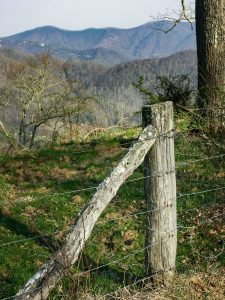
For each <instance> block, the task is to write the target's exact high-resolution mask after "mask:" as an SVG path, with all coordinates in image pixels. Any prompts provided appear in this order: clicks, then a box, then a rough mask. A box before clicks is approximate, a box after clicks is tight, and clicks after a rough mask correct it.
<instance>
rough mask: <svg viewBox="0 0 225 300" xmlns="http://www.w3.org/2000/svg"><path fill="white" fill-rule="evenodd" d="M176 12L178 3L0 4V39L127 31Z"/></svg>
mask: <svg viewBox="0 0 225 300" xmlns="http://www.w3.org/2000/svg"><path fill="white" fill-rule="evenodd" d="M186 1H188V2H189V1H191V0H186ZM179 9H180V0H0V37H3V36H8V35H12V34H15V33H18V32H22V31H24V30H28V29H31V28H35V27H39V26H44V25H54V26H57V27H60V28H63V29H70V30H79V29H85V28H89V27H97V28H99V27H121V28H130V27H134V26H137V25H141V24H143V23H146V22H149V21H151V16H152V15H153V16H157V15H158V14H159V13H165V12H166V11H167V10H168V11H169V12H170V14H171V15H172V14H173V11H178V10H179Z"/></svg>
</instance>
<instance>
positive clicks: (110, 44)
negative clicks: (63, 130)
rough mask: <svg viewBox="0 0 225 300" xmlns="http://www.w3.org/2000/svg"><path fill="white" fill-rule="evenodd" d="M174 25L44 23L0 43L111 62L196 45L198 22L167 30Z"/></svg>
mask: <svg viewBox="0 0 225 300" xmlns="http://www.w3.org/2000/svg"><path fill="white" fill-rule="evenodd" d="M172 25H173V23H172V22H170V21H156V22H149V23H146V24H144V25H141V26H138V27H135V28H130V29H119V28H102V29H96V28H90V29H86V30H81V31H69V30H63V29H60V28H56V27H53V26H44V27H39V28H35V29H32V30H28V31H25V32H22V33H18V34H15V35H12V36H9V37H4V38H0V47H1V48H7V49H16V50H19V51H21V52H23V53H26V54H36V53H42V52H46V51H50V52H51V53H52V54H53V55H54V56H56V57H59V58H62V59H64V60H67V59H72V60H78V61H94V62H97V63H100V64H104V65H108V66H113V65H116V64H121V63H125V62H128V61H132V60H138V59H149V58H159V57H166V56H169V55H172V54H174V53H176V52H180V51H185V50H191V49H195V48H196V40H195V28H194V26H193V28H192V27H191V25H190V24H189V23H187V22H182V23H180V24H177V26H176V27H175V28H174V29H173V30H171V31H169V32H168V33H165V31H167V30H168V29H170V28H171V27H172Z"/></svg>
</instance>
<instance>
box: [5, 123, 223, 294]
mask: <svg viewBox="0 0 225 300" xmlns="http://www.w3.org/2000/svg"><path fill="white" fill-rule="evenodd" d="M139 132H140V129H135V130H127V131H125V132H121V133H118V134H117V135H111V136H102V137H99V138H98V139H94V140H92V141H90V142H89V143H79V144H76V143H72V142H71V143H68V144H59V145H55V146H54V147H51V148H44V149H41V150H37V151H31V152H21V153H19V154H16V155H14V156H9V155H2V156H1V157H0V286H1V288H0V298H1V299H2V298H6V297H10V296H13V295H14V294H15V293H16V292H17V291H18V290H19V288H20V287H22V286H23V285H24V283H25V282H26V281H27V280H28V279H29V278H30V277H31V276H32V275H33V274H34V273H35V272H36V271H37V269H38V268H39V267H40V266H41V265H42V264H43V263H44V262H45V261H46V260H47V259H48V258H49V257H50V256H51V255H52V253H53V252H54V251H55V250H56V249H58V248H59V247H60V245H61V243H62V241H63V237H64V236H65V234H66V232H67V230H68V228H69V226H70V225H71V224H73V222H74V219H75V218H76V216H77V215H78V214H79V211H80V209H81V208H82V207H83V205H84V204H85V203H86V202H87V201H88V199H89V198H90V196H91V195H92V194H93V193H94V191H95V187H97V186H98V184H99V183H100V182H101V181H102V180H103V179H104V178H105V177H106V176H107V175H108V174H109V173H110V171H111V170H112V169H113V167H114V166H116V164H117V162H118V161H119V159H120V158H121V157H123V155H124V154H125V153H126V152H127V149H128V148H129V146H130V145H131V143H132V141H134V140H135V138H136V137H137V136H138V133H139ZM175 149H176V162H177V164H178V166H177V194H178V199H177V201H178V204H177V207H178V253H177V273H178V274H179V275H177V278H176V279H175V280H174V281H175V282H176V285H178V287H179V286H180V289H174V290H173V288H172V287H173V285H170V289H167V292H168V293H169V294H168V296H167V298H164V299H224V298H222V297H225V295H224V294H223V289H224V285H221V282H222V277H223V276H224V267H225V255H224V252H223V250H224V237H225V236H224V235H225V206H224V199H225V189H220V190H215V191H208V192H205V193H198V192H201V191H205V190H212V189H218V188H219V187H223V186H225V180H224V179H225V160H224V158H225V157H222V156H221V157H217V158H214V159H208V160H205V159H204V158H207V157H211V156H217V155H221V154H222V153H221V152H219V151H218V149H216V148H214V147H212V146H211V145H209V144H207V143H206V142H205V141H204V140H202V139H201V138H199V137H196V136H191V135H189V134H181V133H178V134H177V136H176V140H175ZM202 159H204V160H202ZM187 162H189V163H187ZM142 176H143V167H142V166H141V167H139V168H138V169H137V170H136V171H135V172H134V174H133V175H132V176H131V177H130V178H129V179H135V178H136V179H138V178H141V177H142ZM89 188H90V189H89ZM77 190H82V191H77ZM184 194H191V195H186V196H185V195H184ZM145 211H146V208H145V200H144V190H143V180H137V181H132V182H129V181H128V182H126V183H125V184H124V185H123V186H122V187H121V188H120V190H119V192H118V194H117V195H116V197H115V198H114V199H113V201H112V202H111V203H110V205H109V206H108V208H107V210H106V211H104V213H103V214H102V216H101V218H100V220H99V222H98V224H97V225H96V226H95V228H94V231H93V233H92V235H91V238H90V239H89V240H88V242H87V244H86V246H85V249H84V250H83V252H82V254H81V255H80V258H79V261H78V263H76V265H75V266H74V268H73V269H72V270H70V271H69V272H68V273H67V274H66V276H65V277H64V278H63V280H62V281H61V282H60V284H59V285H58V286H57V288H56V289H55V290H54V291H53V292H52V294H51V296H50V299H80V298H81V294H82V295H84V294H85V295H86V296H84V299H85V297H86V299H87V295H88V294H91V295H98V298H99V299H100V296H102V297H103V295H106V294H109V293H112V292H114V291H115V290H118V289H120V288H121V287H123V286H124V285H129V284H132V283H134V282H136V281H138V280H140V279H141V278H143V277H144V276H145V271H144V251H142V249H143V248H144V236H145V217H146V214H145ZM139 250H140V251H139ZM93 269H94V270H93ZM220 274H221V275H220ZM207 276H208V277H207ZM195 278H197V279H195ZM210 278H211V279H210ZM212 278H213V279H212ZM215 278H216V279H215ZM210 280H211V281H210ZM219 282H220V284H219ZM186 288H187V290H188V289H189V291H190V290H194V291H195V292H196V298H185V297H186V296H187V293H184V292H183V291H184V290H185V289H186ZM137 291H138V286H137V287H136V292H137ZM169 291H171V292H169ZM157 293H158V292H157ZM165 293H166V292H165ZM172 294H173V295H174V298H172V296H171V298H169V297H170V295H172ZM157 295H158V294H157ZM157 295H156V296H157ZM165 295H166V294H165ZM215 295H217V296H216V297H215ZM198 296H199V297H200V298H198ZM220 296H221V298H220ZM118 297H119V296H118ZM122 297H123V296H121V299H122ZM182 297H183V298H182ZM210 297H211V298H210ZM214 297H215V298H214ZM110 299H114V298H113V297H111V298H110ZM116 299H118V298H116ZM127 299H128V298H127ZM140 299H141V298H140ZM155 299H156V298H155ZM157 299H161V298H157Z"/></svg>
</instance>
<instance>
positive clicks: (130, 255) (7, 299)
mask: <svg viewBox="0 0 225 300" xmlns="http://www.w3.org/2000/svg"><path fill="white" fill-rule="evenodd" d="M176 231H177V230H176V229H175V230H171V231H168V232H166V233H165V235H167V234H169V236H168V237H167V238H161V239H160V240H159V241H156V242H154V243H151V245H148V246H146V247H144V248H142V249H139V250H136V251H134V252H132V253H130V254H129V255H126V256H124V257H122V258H118V259H115V260H112V261H110V262H108V263H105V264H102V265H100V266H98V267H95V268H92V269H88V270H86V271H82V272H80V273H78V274H76V275H75V277H80V276H83V275H86V274H87V272H88V273H91V272H94V271H97V270H99V269H102V268H105V267H107V266H110V265H112V264H116V263H118V262H121V261H123V260H126V259H128V258H130V257H132V256H135V255H137V254H139V253H141V252H143V251H145V250H147V249H149V248H151V247H153V246H155V245H157V244H160V243H161V242H163V241H164V240H167V239H170V238H172V237H173V235H171V236H170V234H173V233H175V232H176ZM41 289H42V287H38V288H35V289H32V290H30V291H27V292H24V293H22V292H20V294H19V295H18V296H17V295H15V296H12V297H8V298H3V299H2V300H9V299H15V298H17V297H20V296H22V295H26V294H30V293H32V292H34V291H37V290H41Z"/></svg>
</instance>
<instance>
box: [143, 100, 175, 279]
mask: <svg viewBox="0 0 225 300" xmlns="http://www.w3.org/2000/svg"><path fill="white" fill-rule="evenodd" d="M142 117H143V127H146V126H147V125H149V124H151V125H153V127H154V128H155V129H156V131H157V136H158V137H157V139H156V142H155V144H154V145H153V146H152V148H151V149H150V151H149V152H148V154H147V155H146V157H145V161H144V175H145V177H146V178H145V183H144V188H145V197H146V202H147V210H148V213H147V224H146V225H147V229H146V240H145V243H146V244H145V246H146V248H145V249H146V251H145V264H146V273H147V276H153V275H154V274H157V273H162V276H163V277H167V276H168V275H170V276H171V275H172V274H173V271H174V269H175V262H176V248H177V220H176V176H175V158H174V130H173V104H172V102H164V103H160V104H156V105H151V106H150V105H148V106H144V107H143V109H142Z"/></svg>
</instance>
